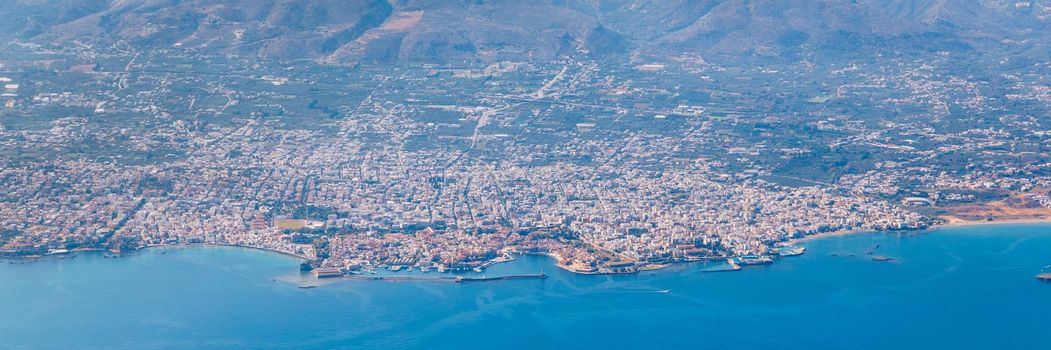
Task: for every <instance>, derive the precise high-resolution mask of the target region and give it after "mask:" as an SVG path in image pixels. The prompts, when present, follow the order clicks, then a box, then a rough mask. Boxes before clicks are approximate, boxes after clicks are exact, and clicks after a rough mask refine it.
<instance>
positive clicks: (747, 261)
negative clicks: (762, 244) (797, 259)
mask: <svg viewBox="0 0 1051 350" xmlns="http://www.w3.org/2000/svg"><path fill="white" fill-rule="evenodd" d="M773 262H774V259H772V258H770V257H769V256H742V257H741V258H740V259H738V264H741V265H767V264H772V263H773Z"/></svg>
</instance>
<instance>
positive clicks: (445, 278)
mask: <svg viewBox="0 0 1051 350" xmlns="http://www.w3.org/2000/svg"><path fill="white" fill-rule="evenodd" d="M343 278H344V279H348V280H355V281H395V282H402V281H449V282H457V283H462V282H492V281H504V280H525V279H545V278H547V275H546V274H543V273H538V274H524V275H507V276H499V277H465V276H361V275H347V276H344V277H343Z"/></svg>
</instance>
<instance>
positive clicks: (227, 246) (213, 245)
mask: <svg viewBox="0 0 1051 350" xmlns="http://www.w3.org/2000/svg"><path fill="white" fill-rule="evenodd" d="M195 247H226V248H243V249H251V250H258V251H263V252H269V253H277V254H281V255H284V256H288V257H292V258H297V259H300V260H303V261H310V259H309V258H307V257H305V256H302V255H298V254H295V253H292V252H286V251H283V250H276V249H269V248H263V247H253V246H247V245H238V244H222V243H186V244H154V245H147V246H145V247H142V248H139V249H136V250H135V251H138V250H144V249H149V248H195ZM133 252H134V251H133Z"/></svg>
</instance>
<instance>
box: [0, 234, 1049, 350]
mask: <svg viewBox="0 0 1051 350" xmlns="http://www.w3.org/2000/svg"><path fill="white" fill-rule="evenodd" d="M876 245H878V246H879V248H877V249H876V251H875V254H877V255H885V256H889V257H892V258H893V260H892V261H889V262H876V261H873V260H872V259H871V256H869V255H867V254H866V253H867V252H869V251H870V250H872V249H873V248H874V247H875V246H876ZM805 246H807V248H808V251H807V253H806V254H805V255H803V256H800V257H793V258H786V259H782V260H780V261H778V262H776V263H775V264H773V265H767V266H750V267H745V269H744V270H742V271H737V272H721V273H701V272H700V270H701V269H703V268H705V266H704V265H703V264H693V265H679V266H674V267H671V268H668V269H664V270H660V271H655V272H652V273H651V272H644V273H641V274H639V275H630V276H581V275H574V274H571V273H568V272H564V271H561V270H559V269H556V268H555V267H554V266H553V265H552V261H551V260H550V259H549V258H546V257H539V256H523V257H521V258H519V259H518V260H517V261H514V262H511V263H506V264H501V265H497V266H494V267H492V268H490V269H489V270H487V271H486V272H485V274H486V275H487V276H498V275H504V274H513V273H536V272H540V271H544V272H545V273H547V274H548V275H549V276H550V278H548V279H546V280H513V281H498V282H479V283H453V282H448V281H414V282H390V281H339V282H335V283H328V284H326V285H323V286H321V287H319V288H314V289H300V288H298V287H297V284H299V283H303V282H302V281H300V279H301V278H302V279H303V281H307V280H308V279H307V278H306V277H304V276H300V275H299V272H298V271H297V269H298V263H299V261H298V260H297V259H295V258H292V257H288V256H283V255H279V254H274V253H269V252H263V251H258V250H250V249H241V248H228V247H190V248H157V249H147V250H144V251H140V252H136V253H134V254H130V255H126V256H123V257H121V258H119V259H107V258H103V254H101V253H79V254H78V255H77V257H76V258H72V259H70V258H66V259H54V258H48V259H44V260H42V261H37V262H31V263H19V262H18V261H13V262H12V261H2V263H0V349H231V348H253V349H330V348H344V349H481V348H486V349H549V348H562V349H566V348H570V349H596V348H597V349H602V348H605V349H670V348H675V349H730V348H734V349H755V348H764V349H770V348H777V349H899V348H933V349H1048V348H1051V283H1044V282H1039V281H1037V280H1036V279H1035V276H1036V275H1037V274H1038V273H1040V272H1041V271H1042V270H1043V269H1044V267H1045V266H1046V265H1049V264H1051V225H1043V224H1038V225H995V226H973V227H958V228H946V229H939V230H935V231H931V232H924V233H916V232H912V233H876V234H857V235H850V236H839V237H828V238H823V239H818V240H814V241H810V242H806V243H805ZM432 275H436V273H432Z"/></svg>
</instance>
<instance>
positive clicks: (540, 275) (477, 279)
mask: <svg viewBox="0 0 1051 350" xmlns="http://www.w3.org/2000/svg"><path fill="white" fill-rule="evenodd" d="M546 278H547V275H545V274H543V273H538V274H525V275H508V276H500V277H463V276H457V277H456V282H490V281H503V280H527V279H546Z"/></svg>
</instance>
